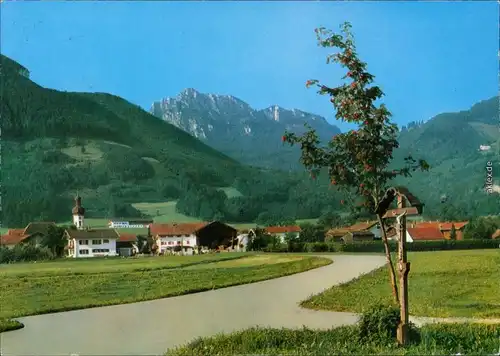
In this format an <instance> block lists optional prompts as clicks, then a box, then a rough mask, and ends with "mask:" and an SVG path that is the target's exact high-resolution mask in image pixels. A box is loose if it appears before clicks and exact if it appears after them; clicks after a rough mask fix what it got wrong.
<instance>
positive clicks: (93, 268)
mask: <svg viewBox="0 0 500 356" xmlns="http://www.w3.org/2000/svg"><path fill="white" fill-rule="evenodd" d="M258 256H259V255H255V254H248V255H245V254H234V255H233V253H231V254H214V255H201V256H192V257H188V256H180V257H175V256H172V257H171V256H169V257H149V258H148V257H146V258H142V259H141V258H138V259H120V258H117V259H107V260H106V259H101V260H87V261H60V262H46V263H26V264H15V265H3V266H2V267H1V279H0V290H2V293H0V305H1V306H2V308H0V319H1V318H13V317H19V316H26V315H35V314H45V313H51V312H56V311H65V310H74V309H83V308H90V307H96V306H103V305H113V304H124V303H131V302H137V301H143V300H152V299H158V298H164V297H170V296H175V295H182V294H187V293H194V292H200V291H203V290H210V289H216V288H223V287H228V286H232V285H238V284H245V283H251V282H256V281H261V280H266V279H271V278H276V277H281V276H285V275H290V274H294V273H298V272H303V271H306V270H309V269H312V268H316V267H320V266H325V265H327V264H330V263H331V260H329V259H325V258H317V257H304V256H293V257H290V256H289V258H288V259H287V258H286V255H282V254H280V255H269V256H270V257H271V258H270V259H269V258H267V257H268V256H265V257H266V258H261V259H259V257H258ZM273 256H274V257H273ZM224 258H226V259H228V258H233V260H232V263H228V262H227V261H220V260H221V259H224ZM236 259H237V260H236ZM196 264H198V266H202V265H203V266H204V267H207V268H193V266H195V265H196ZM188 266H190V267H188ZM186 267H188V268H186ZM208 267H210V268H208ZM75 274H78V276H75Z"/></svg>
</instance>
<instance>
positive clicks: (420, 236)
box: [406, 226, 445, 242]
mask: <svg viewBox="0 0 500 356" xmlns="http://www.w3.org/2000/svg"><path fill="white" fill-rule="evenodd" d="M444 239H445V237H444V235H443V234H442V233H441V231H440V230H439V229H438V228H436V227H433V226H429V227H409V228H407V229H406V241H407V242H413V241H433V240H444Z"/></svg>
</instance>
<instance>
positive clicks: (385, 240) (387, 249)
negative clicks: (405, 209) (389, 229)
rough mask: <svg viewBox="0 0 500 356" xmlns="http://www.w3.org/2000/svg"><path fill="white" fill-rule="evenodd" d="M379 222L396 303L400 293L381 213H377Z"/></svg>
mask: <svg viewBox="0 0 500 356" xmlns="http://www.w3.org/2000/svg"><path fill="white" fill-rule="evenodd" d="M377 219H378V223H379V225H380V230H381V231H382V241H383V242H384V248H385V258H386V260H387V264H388V267H389V279H390V281H391V287H392V295H393V297H394V301H395V302H396V303H399V293H398V285H397V282H396V272H395V271H394V265H393V264H392V258H391V250H390V248H389V242H388V241H387V234H386V232H385V226H384V223H383V221H382V217H381V216H380V215H377Z"/></svg>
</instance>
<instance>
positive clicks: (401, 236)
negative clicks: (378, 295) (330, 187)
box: [377, 187, 423, 345]
mask: <svg viewBox="0 0 500 356" xmlns="http://www.w3.org/2000/svg"><path fill="white" fill-rule="evenodd" d="M386 197H387V198H386V199H384V200H383V201H382V202H381V204H380V205H379V207H378V211H377V213H379V214H381V215H383V217H384V218H394V217H395V218H396V229H397V232H398V234H397V236H398V271H399V297H400V298H399V303H400V314H401V318H400V322H399V326H398V332H397V338H398V343H399V344H400V345H406V344H407V343H408V341H409V340H408V336H409V335H408V334H409V333H408V331H409V310H408V274H409V273H410V263H409V262H408V257H407V252H406V242H407V241H406V217H407V216H409V215H420V214H421V213H422V210H423V204H422V203H421V202H420V201H419V200H418V199H417V198H416V197H415V196H414V195H413V194H411V193H410V192H409V191H408V189H406V188H405V187H394V188H390V189H388V190H387V193H386ZM394 198H397V209H390V210H389V207H390V205H391V203H392V202H393V201H394ZM407 201H408V202H409V203H410V206H409V207H407V206H406V202H407Z"/></svg>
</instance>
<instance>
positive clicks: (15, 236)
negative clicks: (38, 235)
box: [0, 229, 30, 245]
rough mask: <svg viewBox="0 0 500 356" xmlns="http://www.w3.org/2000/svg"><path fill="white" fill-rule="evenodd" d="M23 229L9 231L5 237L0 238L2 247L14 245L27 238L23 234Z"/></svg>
mask: <svg viewBox="0 0 500 356" xmlns="http://www.w3.org/2000/svg"><path fill="white" fill-rule="evenodd" d="M24 230H25V229H9V230H8V231H7V233H6V234H5V235H2V236H1V237H0V243H1V244H2V245H15V244H18V243H20V242H21V241H23V240H24V239H26V238H27V237H29V236H30V235H27V234H25V233H24Z"/></svg>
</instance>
